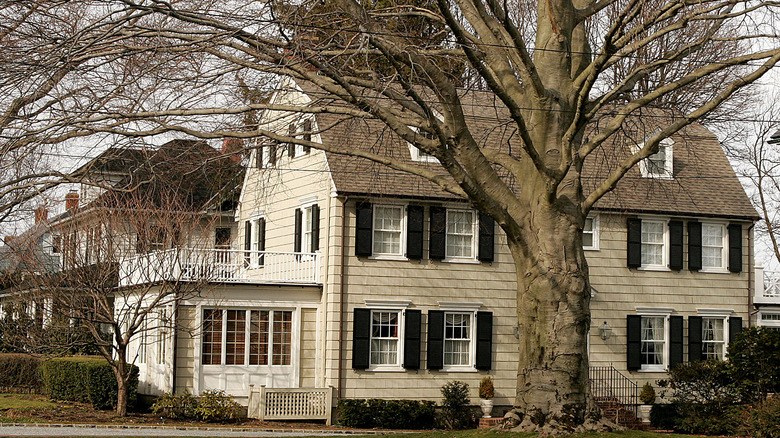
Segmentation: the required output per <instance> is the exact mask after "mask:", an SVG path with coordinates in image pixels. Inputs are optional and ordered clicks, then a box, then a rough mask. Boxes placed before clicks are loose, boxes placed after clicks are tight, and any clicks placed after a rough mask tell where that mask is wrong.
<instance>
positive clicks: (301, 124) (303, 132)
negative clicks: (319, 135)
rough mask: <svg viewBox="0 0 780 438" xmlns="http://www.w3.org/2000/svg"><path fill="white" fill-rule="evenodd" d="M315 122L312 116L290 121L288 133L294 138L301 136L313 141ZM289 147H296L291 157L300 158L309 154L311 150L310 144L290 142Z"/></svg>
mask: <svg viewBox="0 0 780 438" xmlns="http://www.w3.org/2000/svg"><path fill="white" fill-rule="evenodd" d="M313 125H314V123H313V121H312V119H311V118H305V119H303V120H298V121H296V122H293V123H290V124H289V126H288V129H287V135H288V136H290V137H294V138H300V139H302V140H305V141H312V127H313ZM287 147H294V148H295V149H294V151H293V154H292V157H291V158H298V157H302V156H304V155H308V154H309V153H310V152H311V147H310V146H304V145H300V144H290V145H287Z"/></svg>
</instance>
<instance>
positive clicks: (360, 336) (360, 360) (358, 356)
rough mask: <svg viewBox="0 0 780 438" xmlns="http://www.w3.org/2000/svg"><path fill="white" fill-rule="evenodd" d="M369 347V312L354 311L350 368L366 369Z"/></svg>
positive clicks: (365, 310) (364, 310)
mask: <svg viewBox="0 0 780 438" xmlns="http://www.w3.org/2000/svg"><path fill="white" fill-rule="evenodd" d="M370 347H371V310H370V309H355V312H354V318H353V320H352V368H354V369H356V370H364V369H366V368H368V359H369V355H370Z"/></svg>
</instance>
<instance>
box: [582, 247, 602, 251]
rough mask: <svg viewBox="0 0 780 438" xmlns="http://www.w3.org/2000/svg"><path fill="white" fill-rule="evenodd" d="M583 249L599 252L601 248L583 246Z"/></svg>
mask: <svg viewBox="0 0 780 438" xmlns="http://www.w3.org/2000/svg"><path fill="white" fill-rule="evenodd" d="M582 249H583V250H584V251H598V250H599V248H598V247H597V246H583V247H582Z"/></svg>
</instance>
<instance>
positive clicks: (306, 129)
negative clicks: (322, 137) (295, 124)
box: [303, 119, 311, 154]
mask: <svg viewBox="0 0 780 438" xmlns="http://www.w3.org/2000/svg"><path fill="white" fill-rule="evenodd" d="M303 131H304V132H305V134H303V140H304V141H311V119H306V120H304V121H303ZM309 152H311V146H304V147H303V153H304V154H308V153H309Z"/></svg>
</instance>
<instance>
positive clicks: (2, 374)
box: [0, 353, 43, 392]
mask: <svg viewBox="0 0 780 438" xmlns="http://www.w3.org/2000/svg"><path fill="white" fill-rule="evenodd" d="M40 365H41V360H40V359H39V358H37V357H34V356H30V355H27V354H20V353H3V354H0V388H3V390H4V391H16V390H24V391H32V392H38V391H40V390H41V389H42V388H43V385H42V383H41V378H40V374H39V372H38V367H40Z"/></svg>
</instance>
